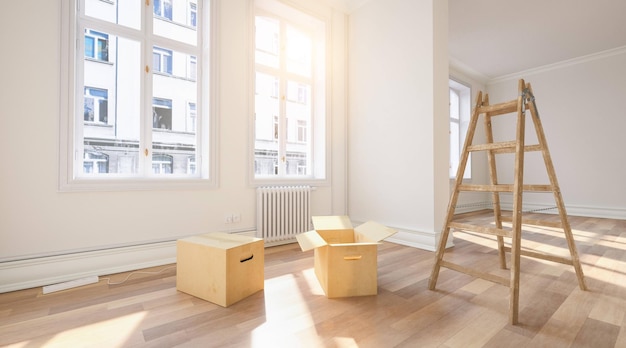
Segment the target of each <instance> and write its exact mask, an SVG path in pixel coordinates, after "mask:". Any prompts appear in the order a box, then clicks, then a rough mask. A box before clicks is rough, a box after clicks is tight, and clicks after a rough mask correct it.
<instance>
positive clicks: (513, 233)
mask: <svg viewBox="0 0 626 348" xmlns="http://www.w3.org/2000/svg"><path fill="white" fill-rule="evenodd" d="M518 89H519V95H518V97H517V99H515V100H512V101H509V102H505V103H500V104H494V105H489V96H488V95H486V94H485V96H484V98H483V95H482V92H479V93H478V96H477V99H476V106H475V108H474V111H473V114H472V117H471V120H470V124H469V127H468V131H467V137H466V139H465V143H464V146H463V152H462V154H461V159H460V161H459V168H458V171H457V175H456V183H455V186H454V191H453V193H452V196H451V198H450V203H449V205H448V213H447V215H446V221H445V225H444V227H443V231H442V234H441V239H440V240H439V244H438V248H437V254H436V260H435V265H434V267H433V270H432V273H431V276H430V281H429V284H428V287H429V289H430V290H434V289H435V286H436V285H437V278H438V276H439V270H440V268H441V267H445V268H448V269H451V270H455V271H458V272H462V273H466V274H469V275H471V276H474V277H478V278H482V279H485V280H489V281H492V282H496V283H499V284H502V285H505V286H508V287H509V288H510V298H509V321H510V323H511V324H513V325H514V324H517V323H518V314H519V288H520V287H519V283H520V256H521V255H524V256H528V257H534V258H538V259H543V260H548V261H553V262H558V263H563V264H567V265H572V266H573V267H574V269H575V271H576V276H577V278H578V285H579V286H580V288H581V289H582V290H586V289H587V286H586V284H585V279H584V275H583V271H582V268H581V266H580V261H579V259H578V252H577V251H576V244H575V243H574V237H573V235H572V231H571V228H570V225H569V221H568V218H567V213H566V211H565V206H564V204H563V199H562V197H561V190H560V188H559V184H558V182H557V179H556V174H555V171H554V167H553V164H552V159H551V157H550V152H549V151H548V145H547V142H546V138H545V134H544V132H543V127H542V125H541V120H540V119H539V113H538V112H537V105H536V103H535V97H534V95H533V92H532V88H531V86H530V83H528V84H527V83H525V82H524V80H519V84H518ZM527 110H529V111H530V116H531V118H532V121H533V123H534V126H535V131H536V133H537V140H538V144H535V145H526V144H525V140H524V133H525V119H526V111H527ZM512 113H515V114H516V115H517V126H516V127H517V128H516V139H515V140H513V141H504V142H494V138H493V132H492V129H491V119H492V117H495V116H499V115H505V114H512ZM481 115H483V116H484V126H485V138H486V143H485V144H479V145H473V144H472V141H473V138H474V133H475V131H476V126H477V124H478V120H479V118H480V116H481ZM474 151H486V153H487V160H488V165H489V177H490V184H489V185H472V184H463V173H464V172H465V167H466V165H467V161H468V157H469V154H470V152H474ZM530 151H541V153H542V155H543V160H544V163H545V166H546V170H547V174H548V177H549V179H550V184H549V185H525V184H524V183H523V178H524V154H525V152H530ZM503 153H509V154H511V153H513V154H514V156H515V160H514V162H515V165H514V166H515V168H514V170H515V171H514V178H513V183H512V184H500V183H499V182H498V176H497V173H496V155H498V154H503ZM463 191H473V192H491V198H492V201H493V202H492V203H493V206H494V208H493V212H494V220H495V221H494V226H495V227H491V226H481V225H472V224H470V223H460V222H455V221H453V220H454V211H455V207H456V204H457V200H458V197H459V193H460V192H463ZM528 191H530V192H546V193H550V192H551V193H552V194H553V195H554V199H555V201H556V208H558V212H559V217H560V221H559V222H554V221H548V220H545V221H543V220H540V219H539V220H537V219H526V218H523V217H522V197H523V193H524V192H528ZM502 193H509V194H510V193H512V194H513V208H512V209H513V211H512V215H511V217H510V218H507V217H503V216H502V212H501V208H500V194H502ZM502 222H510V223H511V228H510V229H503V227H502ZM523 224H529V225H537V226H546V227H552V228H558V229H562V230H563V232H564V234H565V238H566V240H567V245H568V247H569V252H570V256H571V257H570V258H567V257H560V256H556V255H550V254H545V253H541V252H536V251H531V250H522V249H521V237H522V225H523ZM450 229H457V230H464V231H469V232H474V233H482V234H488V235H492V236H496V239H497V245H498V253H499V254H498V255H499V262H500V267H501V268H503V269H504V268H506V258H505V252H510V254H511V261H510V262H511V268H510V278H509V279H507V278H505V277H501V276H498V275H494V274H490V273H487V272H482V271H479V270H475V269H471V268H467V267H464V266H462V265H459V264H456V263H452V262H449V261H446V260H444V253H445V249H446V243H447V241H448V237H449V234H450ZM504 237H507V238H510V239H511V242H510V247H509V246H505V243H504Z"/></svg>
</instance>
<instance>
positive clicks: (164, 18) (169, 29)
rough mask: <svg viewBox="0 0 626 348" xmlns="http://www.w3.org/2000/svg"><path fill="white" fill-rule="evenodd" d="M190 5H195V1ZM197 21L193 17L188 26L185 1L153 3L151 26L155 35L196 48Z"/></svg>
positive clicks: (168, 0) (187, 6)
mask: <svg viewBox="0 0 626 348" xmlns="http://www.w3.org/2000/svg"><path fill="white" fill-rule="evenodd" d="M192 3H194V5H195V3H196V1H192ZM196 6H197V5H196ZM197 19H198V18H197V17H195V16H194V19H193V22H194V23H193V25H190V23H189V21H190V19H189V5H188V2H187V1H172V0H161V1H154V17H153V20H152V25H153V33H154V34H155V35H159V36H162V37H165V38H168V39H172V40H176V41H179V42H184V43H187V44H190V45H193V46H196V45H197V43H198V33H197V31H196V23H195V22H196V21H197Z"/></svg>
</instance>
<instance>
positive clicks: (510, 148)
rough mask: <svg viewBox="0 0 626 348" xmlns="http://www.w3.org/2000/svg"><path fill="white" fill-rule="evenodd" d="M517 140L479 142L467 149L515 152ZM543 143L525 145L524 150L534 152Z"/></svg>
mask: <svg viewBox="0 0 626 348" xmlns="http://www.w3.org/2000/svg"><path fill="white" fill-rule="evenodd" d="M515 146H516V142H515V141H502V142H498V143H491V144H477V145H470V146H468V147H467V151H489V150H491V151H493V152H494V153H514V152H515ZM541 150H542V148H541V145H539V144H535V145H527V146H524V152H532V151H541Z"/></svg>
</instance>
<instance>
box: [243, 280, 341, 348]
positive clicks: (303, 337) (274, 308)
mask: <svg viewBox="0 0 626 348" xmlns="http://www.w3.org/2000/svg"><path fill="white" fill-rule="evenodd" d="M300 275H301V276H302V278H303V279H302V278H301V277H300ZM265 288H266V291H265V311H266V314H265V316H266V318H265V319H266V321H265V322H264V323H263V324H262V325H260V326H258V327H257V328H256V329H254V330H252V332H251V342H252V347H266V346H267V343H268V342H274V343H273V345H274V346H277V347H287V346H298V345H300V344H301V343H302V342H303V341H306V342H307V345H310V346H317V345H319V346H323V339H322V338H321V337H319V336H318V335H317V332H316V329H315V325H316V323H315V320H314V318H313V316H312V311H314V310H315V309H314V308H309V307H308V305H307V302H306V301H305V300H304V298H303V296H302V292H307V293H311V294H313V295H316V296H324V292H323V290H322V288H321V286H320V285H319V282H318V281H317V278H316V276H315V272H314V270H313V268H310V269H306V270H304V271H303V272H302V273H300V274H288V275H284V276H281V277H276V278H272V279H267V280H266V284H265ZM267 289H271V290H272V291H267ZM307 296H308V294H307ZM340 346H344V344H341V345H340ZM347 346H349V345H347Z"/></svg>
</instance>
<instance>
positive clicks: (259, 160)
mask: <svg viewBox="0 0 626 348" xmlns="http://www.w3.org/2000/svg"><path fill="white" fill-rule="evenodd" d="M256 5H257V12H256V16H255V99H254V102H255V105H254V111H255V142H254V144H255V147H254V169H255V173H254V174H255V178H257V179H272V178H274V179H289V178H291V179H323V178H325V163H324V162H325V158H326V155H325V146H324V145H325V124H326V123H325V117H326V116H325V74H326V69H325V64H324V61H325V58H324V57H325V52H326V50H325V31H326V29H325V23H324V22H323V21H321V20H320V19H317V18H315V17H312V16H309V15H307V14H305V13H302V12H300V11H297V10H295V9H293V8H290V7H288V6H286V5H284V4H282V3H279V2H277V1H272V0H269V1H268V0H264V1H257V2H256ZM270 5H271V6H270ZM289 127H293V129H289Z"/></svg>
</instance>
